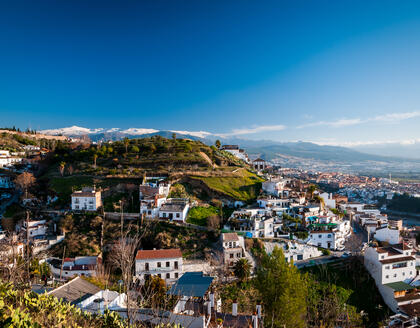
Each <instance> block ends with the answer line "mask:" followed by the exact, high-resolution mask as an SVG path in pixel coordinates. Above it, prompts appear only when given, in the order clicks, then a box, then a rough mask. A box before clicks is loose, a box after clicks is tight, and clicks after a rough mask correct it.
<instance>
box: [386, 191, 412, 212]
mask: <svg viewBox="0 0 420 328" xmlns="http://www.w3.org/2000/svg"><path fill="white" fill-rule="evenodd" d="M387 207H388V209H390V210H394V211H401V212H410V213H420V198H418V197H412V196H410V195H409V194H406V193H405V194H403V195H398V194H395V195H394V197H393V198H392V199H391V200H389V201H388V205H387Z"/></svg>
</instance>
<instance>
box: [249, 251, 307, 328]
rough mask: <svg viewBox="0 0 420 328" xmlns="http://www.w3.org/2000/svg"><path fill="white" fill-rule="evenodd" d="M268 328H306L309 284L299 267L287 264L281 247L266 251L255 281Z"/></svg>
mask: <svg viewBox="0 0 420 328" xmlns="http://www.w3.org/2000/svg"><path fill="white" fill-rule="evenodd" d="M255 285H256V288H257V290H258V291H259V293H260V296H261V298H262V302H263V306H264V313H265V319H264V324H265V325H266V326H267V327H282V326H286V327H296V328H299V327H302V328H303V327H306V322H305V319H306V310H307V309H306V307H307V303H306V298H307V293H308V291H307V285H306V280H305V277H304V276H302V275H301V274H300V273H299V271H298V269H297V268H296V267H295V266H293V265H291V264H290V263H287V262H286V260H285V257H284V255H283V252H282V250H281V249H280V248H278V247H275V248H274V250H273V252H272V253H271V254H270V255H268V254H266V253H264V254H263V256H262V259H261V263H260V266H259V267H258V270H257V277H256V281H255Z"/></svg>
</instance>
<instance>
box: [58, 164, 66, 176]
mask: <svg viewBox="0 0 420 328" xmlns="http://www.w3.org/2000/svg"><path fill="white" fill-rule="evenodd" d="M65 167H66V162H61V163H60V166H59V170H60V174H61V176H63V174H64V168H65Z"/></svg>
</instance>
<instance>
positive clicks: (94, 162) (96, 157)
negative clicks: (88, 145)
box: [93, 153, 98, 169]
mask: <svg viewBox="0 0 420 328" xmlns="http://www.w3.org/2000/svg"><path fill="white" fill-rule="evenodd" d="M97 159H98V154H97V153H95V154H93V167H94V168H95V169H96V160H97Z"/></svg>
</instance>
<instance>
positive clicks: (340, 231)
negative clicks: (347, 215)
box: [307, 220, 351, 250]
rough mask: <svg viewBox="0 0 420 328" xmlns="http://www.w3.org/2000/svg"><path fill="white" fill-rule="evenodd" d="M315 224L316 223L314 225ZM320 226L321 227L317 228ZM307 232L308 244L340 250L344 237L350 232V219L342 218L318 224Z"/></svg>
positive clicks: (342, 246)
mask: <svg viewBox="0 0 420 328" xmlns="http://www.w3.org/2000/svg"><path fill="white" fill-rule="evenodd" d="M315 226H316V225H315ZM319 227H321V229H320V228H319ZM319 227H317V228H315V229H314V230H311V231H310V232H309V239H308V242H307V243H308V244H309V245H313V246H318V247H322V248H328V249H335V250H342V249H344V242H345V240H346V237H348V236H349V235H350V234H351V229H350V221H347V220H344V221H339V222H335V223H331V224H325V225H319Z"/></svg>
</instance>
